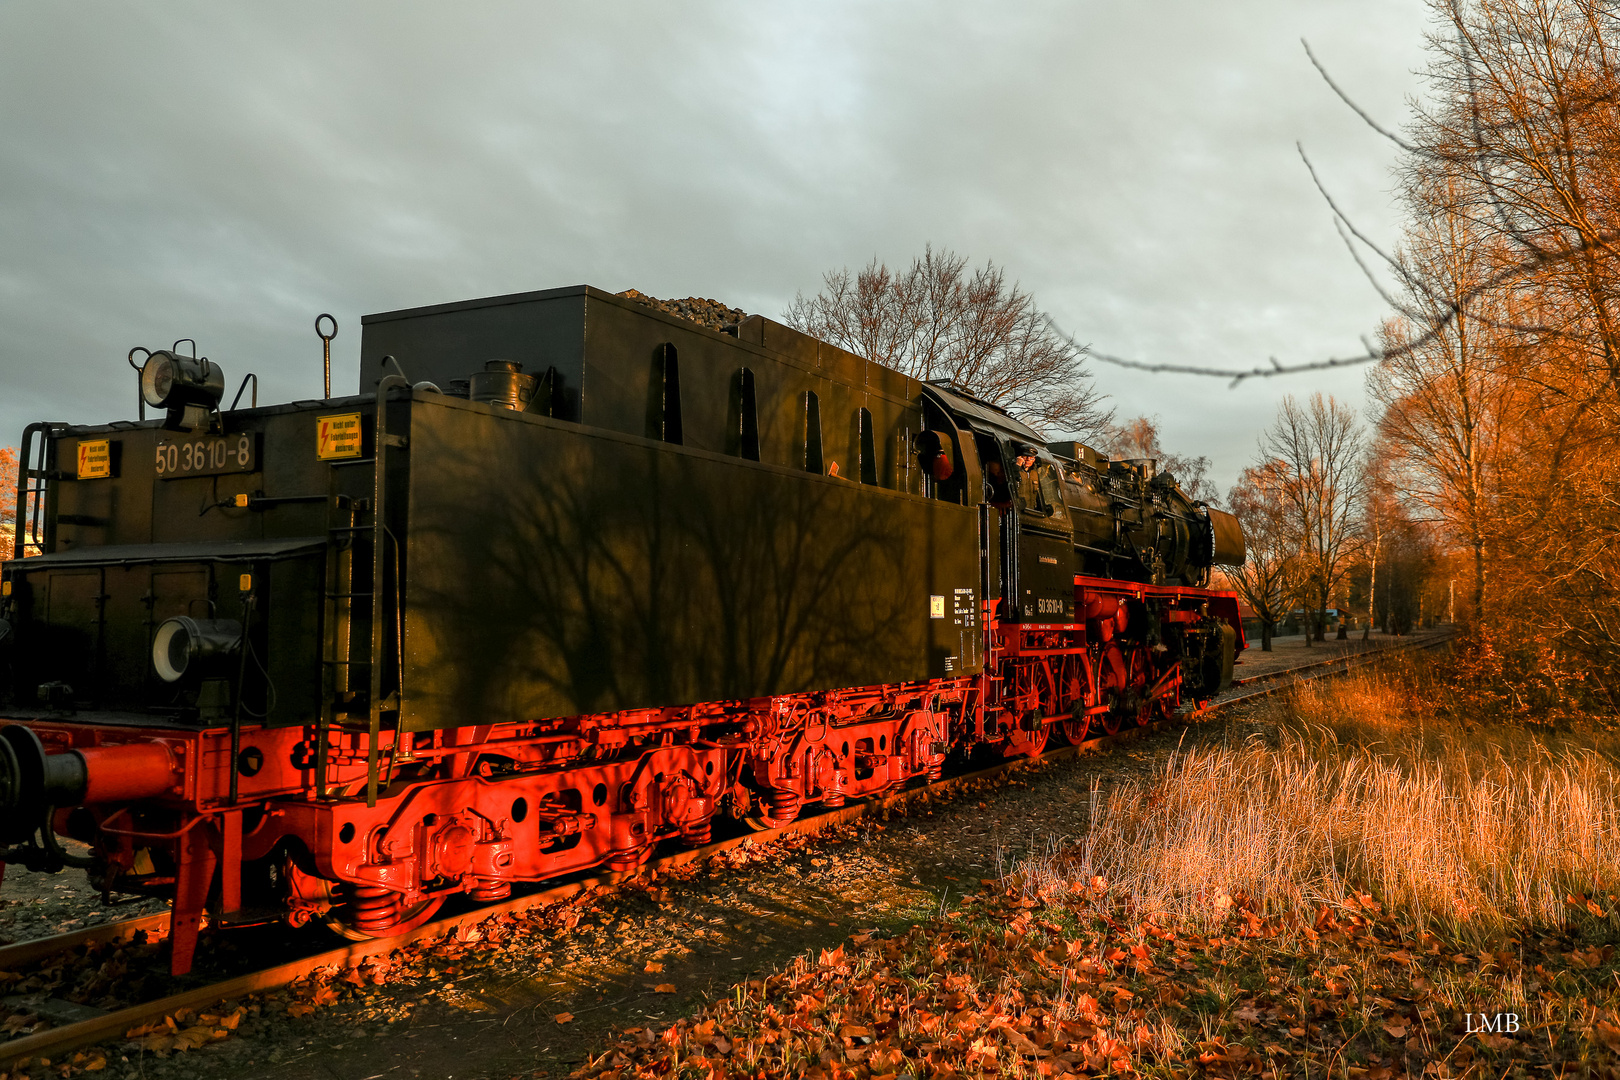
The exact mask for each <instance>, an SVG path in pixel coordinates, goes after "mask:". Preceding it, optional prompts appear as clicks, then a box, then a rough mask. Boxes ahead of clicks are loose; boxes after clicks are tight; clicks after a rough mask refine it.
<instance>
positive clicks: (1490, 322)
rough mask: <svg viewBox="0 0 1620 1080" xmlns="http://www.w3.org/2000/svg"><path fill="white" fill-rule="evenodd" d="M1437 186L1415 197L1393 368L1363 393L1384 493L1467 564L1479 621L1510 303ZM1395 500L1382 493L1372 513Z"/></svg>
mask: <svg viewBox="0 0 1620 1080" xmlns="http://www.w3.org/2000/svg"><path fill="white" fill-rule="evenodd" d="M1441 182H1442V185H1443V186H1442V189H1441V190H1440V191H1438V192H1434V191H1430V190H1429V189H1428V188H1427V187H1422V188H1419V189H1418V190H1416V191H1409V192H1408V197H1409V198H1413V199H1416V200H1419V201H1420V202H1419V208H1420V209H1422V210H1426V211H1428V212H1427V213H1422V214H1419V215H1416V219H1415V220H1414V222H1413V224H1412V226H1411V227H1410V228H1409V230H1408V233H1407V240H1406V250H1405V251H1404V252H1403V253H1402V268H1403V271H1404V277H1405V281H1406V286H1405V290H1404V300H1405V304H1404V305H1403V307H1404V309H1405V315H1404V317H1402V318H1400V319H1396V320H1392V321H1390V322H1389V323H1387V324H1386V325H1385V327H1384V330H1383V334H1382V338H1383V342H1384V347H1385V350H1386V353H1387V357H1388V358H1387V359H1386V360H1385V361H1384V362H1383V363H1382V364H1380V365H1378V367H1376V368H1374V369H1373V370H1372V372H1371V373H1370V375H1369V378H1368V380H1367V384H1368V385H1367V389H1368V395H1369V396H1370V397H1371V398H1372V400H1373V401H1374V402H1375V403H1376V404H1377V405H1378V406H1380V407H1381V412H1380V413H1379V415H1378V417H1377V428H1378V432H1379V435H1380V439H1381V441H1380V452H1379V461H1378V466H1379V468H1380V470H1381V472H1382V474H1383V475H1384V477H1385V479H1386V483H1387V485H1388V486H1389V487H1390V488H1392V489H1394V490H1398V491H1399V492H1400V493H1401V495H1402V496H1403V497H1404V498H1406V499H1407V500H1409V501H1411V502H1413V503H1415V504H1416V505H1418V506H1419V507H1421V508H1422V510H1423V513H1424V515H1425V516H1426V517H1427V518H1428V519H1429V520H1431V521H1433V522H1435V523H1436V524H1437V525H1438V526H1439V527H1440V529H1441V531H1442V533H1443V535H1444V536H1445V537H1446V538H1448V539H1449V540H1450V541H1451V543H1452V544H1453V545H1454V546H1457V547H1460V548H1462V549H1464V550H1466V551H1468V552H1469V554H1470V559H1471V563H1472V570H1473V583H1472V589H1471V596H1472V605H1471V610H1472V611H1473V612H1474V613H1475V616H1476V617H1478V616H1480V615H1482V614H1483V612H1484V610H1485V582H1486V578H1487V575H1488V571H1489V567H1490V565H1491V559H1492V552H1491V546H1492V535H1493V530H1494V528H1495V526H1496V524H1497V523H1498V522H1499V521H1500V511H1499V508H1498V507H1497V505H1496V500H1495V488H1496V485H1497V483H1498V478H1499V473H1500V468H1501V454H1502V450H1503V446H1504V438H1505V435H1504V424H1505V423H1510V422H1511V419H1512V412H1513V408H1514V402H1513V398H1514V395H1513V387H1512V381H1513V380H1512V378H1511V376H1510V370H1509V369H1510V359H1511V356H1512V352H1513V334H1512V332H1511V331H1510V330H1509V329H1508V322H1507V320H1508V319H1510V318H1511V316H1512V310H1511V308H1512V299H1511V297H1509V296H1507V295H1504V294H1503V293H1502V292H1501V291H1500V290H1496V289H1491V288H1486V287H1484V286H1485V285H1486V283H1487V281H1488V279H1489V277H1490V276H1491V274H1492V273H1493V271H1494V270H1495V264H1496V263H1498V262H1499V261H1500V253H1499V252H1497V251H1496V250H1494V249H1493V246H1492V241H1491V239H1490V238H1489V237H1487V236H1484V235H1481V229H1480V227H1479V225H1478V224H1477V223H1476V222H1475V221H1473V220H1472V219H1471V218H1470V216H1469V215H1468V214H1466V213H1464V212H1463V211H1462V210H1461V209H1460V208H1459V206H1458V203H1459V199H1458V196H1457V191H1458V184H1457V181H1456V178H1455V177H1452V176H1445V177H1442V178H1441ZM1424 200H1426V201H1424ZM1394 497H1395V496H1394V494H1393V491H1381V492H1380V493H1378V498H1376V499H1375V500H1374V501H1373V503H1372V504H1371V505H1370V506H1369V511H1370V512H1375V513H1376V512H1378V511H1380V509H1382V508H1387V503H1388V502H1389V500H1390V499H1393V498H1394ZM1379 500H1382V501H1381V502H1380V501H1379ZM1385 516H1387V514H1386V515H1385Z"/></svg>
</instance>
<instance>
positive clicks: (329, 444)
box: [315, 412, 360, 461]
mask: <svg viewBox="0 0 1620 1080" xmlns="http://www.w3.org/2000/svg"><path fill="white" fill-rule="evenodd" d="M315 456H316V457H318V458H320V459H321V460H322V461H327V460H330V459H332V458H351V457H359V456H360V414H359V413H357V412H352V413H339V414H338V415H336V416H322V417H320V418H319V419H317V420H316V421H315Z"/></svg>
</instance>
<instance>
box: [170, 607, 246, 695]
mask: <svg viewBox="0 0 1620 1080" xmlns="http://www.w3.org/2000/svg"><path fill="white" fill-rule="evenodd" d="M241 644H242V624H241V623H239V622H237V621H236V620H235V619H193V618H190V617H189V616H184V615H182V616H180V617H179V618H175V619H169V620H168V621H166V622H165V623H164V624H163V625H162V626H159V627H158V632H157V637H155V638H153V639H152V668H153V670H155V671H156V672H157V673H158V678H160V679H162V680H163V681H164V682H179V681H180V680H181V679H182V678H184V677H185V676H186V675H188V674H193V673H195V672H198V671H201V670H204V669H206V668H210V667H215V666H217V662H218V661H220V660H223V659H225V658H226V657H229V656H230V655H231V654H232V653H234V652H236V650H237V649H238V648H239V647H240V646H241Z"/></svg>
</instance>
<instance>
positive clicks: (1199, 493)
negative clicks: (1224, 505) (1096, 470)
mask: <svg viewBox="0 0 1620 1080" xmlns="http://www.w3.org/2000/svg"><path fill="white" fill-rule="evenodd" d="M1097 449H1099V450H1101V451H1103V453H1105V454H1107V455H1108V456H1110V457H1115V458H1153V459H1154V460H1155V461H1157V462H1158V463H1159V464H1158V468H1159V471H1160V472H1168V473H1170V474H1172V475H1173V476H1174V477H1175V478H1176V482H1177V483H1178V484H1180V485H1181V490H1182V491H1184V492H1186V493H1187V497H1188V498H1191V499H1198V500H1200V501H1202V502H1206V503H1209V504H1210V505H1211V506H1219V505H1221V503H1220V498H1219V495H1218V492H1217V491H1216V490H1215V485H1214V484H1213V483H1212V482H1211V481H1210V479H1209V458H1207V457H1203V456H1199V457H1187V456H1185V455H1183V454H1175V453H1171V452H1170V451H1169V450H1166V449H1165V448H1164V444H1163V443H1162V442H1160V441H1159V418H1158V417H1157V416H1138V417H1136V418H1134V419H1131V420H1127V421H1125V422H1124V423H1122V424H1115V423H1109V424H1106V425H1104V427H1103V429H1102V431H1101V432H1100V433H1099V434H1098V436H1097Z"/></svg>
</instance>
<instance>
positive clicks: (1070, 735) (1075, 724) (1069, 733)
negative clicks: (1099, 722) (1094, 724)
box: [1063, 702, 1091, 746]
mask: <svg viewBox="0 0 1620 1080" xmlns="http://www.w3.org/2000/svg"><path fill="white" fill-rule="evenodd" d="M1075 711H1076V712H1078V713H1079V714H1080V715H1078V716H1076V717H1075V718H1074V719H1073V720H1065V721H1063V737H1064V738H1065V739H1068V740H1069V743H1070V745H1072V746H1079V745H1080V744H1081V743H1083V742H1085V741H1086V736H1088V735H1090V734H1091V717H1089V716H1087V715H1086V713H1085V704H1084V702H1082V703H1081V704H1080V705H1078V706H1076V709H1075Z"/></svg>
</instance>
